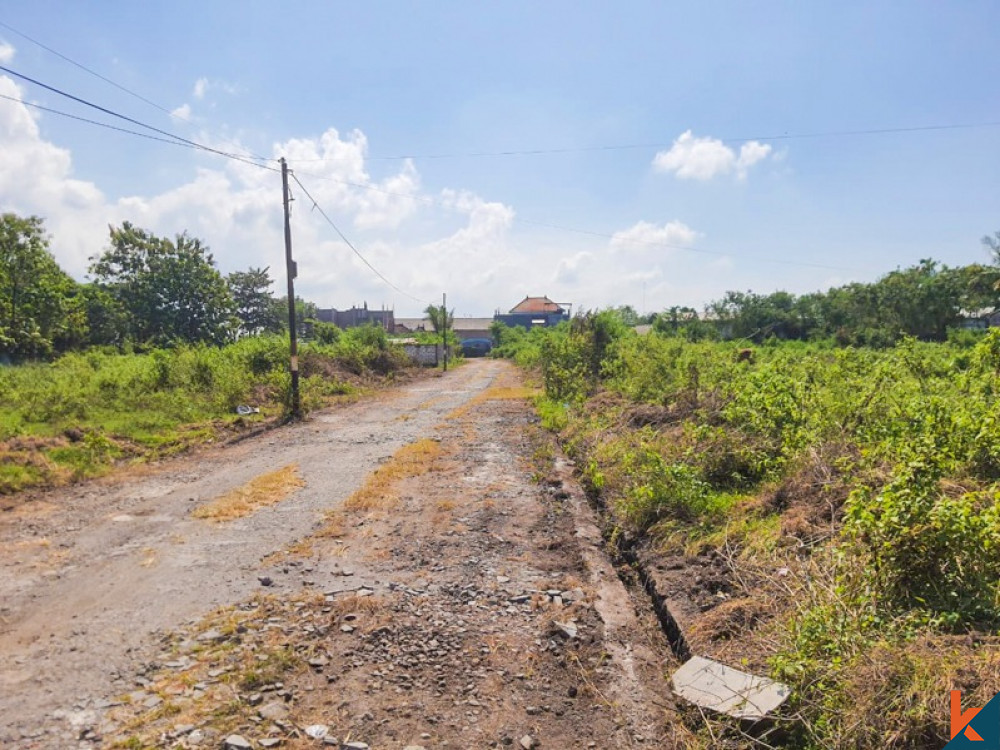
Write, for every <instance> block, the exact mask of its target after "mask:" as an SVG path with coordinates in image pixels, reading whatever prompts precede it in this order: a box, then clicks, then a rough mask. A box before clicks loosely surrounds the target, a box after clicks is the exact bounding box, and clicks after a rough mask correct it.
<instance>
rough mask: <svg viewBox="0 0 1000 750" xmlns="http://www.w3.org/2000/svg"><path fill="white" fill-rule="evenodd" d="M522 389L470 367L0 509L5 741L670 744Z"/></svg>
mask: <svg viewBox="0 0 1000 750" xmlns="http://www.w3.org/2000/svg"><path fill="white" fill-rule="evenodd" d="M519 396H523V387H522V384H521V383H520V381H519V377H518V375H517V374H516V372H515V371H514V370H513V368H511V367H510V366H509V365H507V364H505V363H502V362H495V361H486V360H480V361H475V362H471V363H469V364H467V365H465V366H464V367H462V368H460V369H459V370H457V371H454V372H451V373H448V374H447V375H446V376H444V377H439V378H431V379H428V380H422V381H419V382H416V383H414V384H410V385H408V386H403V387H400V388H399V389H397V390H395V391H392V392H389V393H388V394H384V395H382V396H380V397H376V398H372V399H368V400H365V401H363V402H359V403H356V404H353V405H350V406H346V407H342V408H338V409H334V410H330V411H327V412H324V413H319V414H316V415H314V416H313V418H312V419H311V420H310V421H309V422H307V423H305V424H301V425H295V426H289V427H285V428H281V429H278V430H275V431H272V432H269V433H266V434H264V435H262V436H259V437H257V438H254V439H250V440H247V441H245V442H243V443H241V444H238V445H235V446H230V447H225V448H219V449H215V450H213V451H209V452H205V453H203V454H201V455H198V456H195V457H188V458H180V459H177V460H174V461H171V462H168V463H166V464H164V465H162V466H161V467H158V468H157V469H156V470H154V471H152V472H150V473H149V474H148V475H147V476H142V477H136V478H120V479H118V480H112V481H109V482H103V483H91V484H88V485H82V486H79V487H76V488H72V489H69V490H64V491H61V492H54V493H51V494H49V495H47V496H45V497H44V498H42V499H41V500H39V501H37V502H33V503H30V504H27V505H25V506H23V507H22V508H20V509H19V510H17V511H13V512H11V513H9V514H7V515H6V516H5V517H0V549H2V550H3V551H2V552H0V743H2V745H3V746H4V747H17V748H49V747H52V748H56V747H60V748H63V747H76V746H86V747H94V746H101V745H104V746H113V745H114V744H115V743H116V742H121V743H124V742H131V743H132V745H131V746H133V747H141V746H147V745H149V746H153V745H155V746H163V747H199V746H201V747H221V746H223V745H224V744H225V742H226V738H227V737H230V736H233V737H236V740H233V742H237V740H243V741H245V742H246V743H247V744H246V745H245V746H246V747H275V746H278V744H279V743H280V745H281V746H282V747H316V746H321V745H322V744H323V743H326V746H337V745H336V744H335V743H334V738H336V742H337V744H340V743H347V742H349V741H355V742H358V743H360V744H356V745H354V746H351V745H345V746H346V747H362V746H370V747H371V748H373V749H376V750H377V749H380V748H392V749H396V748H404V747H426V748H433V747H448V748H480V747H483V748H485V747H506V746H513V747H521V748H531V747H543V748H545V747H549V748H575V747H581V748H586V747H602V748H603V747H633V746H636V747H642V746H647V747H663V746H667V745H668V744H669V742H670V739H669V738H668V737H667V734H666V733H667V728H668V724H669V722H668V721H667V719H666V716H667V713H666V712H668V711H669V709H670V699H669V697H667V691H666V688H665V682H664V679H663V674H664V673H665V671H666V667H667V666H668V661H669V655H668V653H667V652H666V650H665V647H664V643H663V640H662V637H660V635H659V634H658V633H657V631H656V628H655V623H653V622H652V620H649V619H645V615H644V612H643V610H642V607H641V606H640V607H639V608H638V610H637V608H636V607H635V606H634V604H635V603H634V602H633V601H632V600H630V598H629V594H628V592H627V591H626V590H625V589H624V588H623V587H622V586H621V584H620V583H619V582H618V579H617V578H616V576H615V574H614V572H613V570H612V569H611V567H610V565H609V564H608V561H607V560H606V559H605V557H604V555H603V552H602V549H601V539H600V536H599V534H598V533H597V530H596V528H595V527H594V525H593V519H592V518H591V517H590V510H589V508H588V507H587V505H586V502H585V500H584V499H583V498H582V495H581V494H580V493H579V490H578V488H576V487H575V486H574V485H573V484H572V480H571V479H569V472H568V471H566V468H565V466H561V465H560V459H559V458H558V456H555V455H554V454H553V452H552V446H551V443H550V442H549V441H548V439H547V438H546V437H545V436H543V435H542V434H541V432H540V430H538V428H537V427H534V426H533V421H534V417H533V416H532V414H531V411H530V408H529V406H528V405H527V403H526V402H525V401H524V399H523V398H521V397H519ZM404 446H417V448H418V449H419V450H417V449H404V451H403V452H400V449H401V448H403V447H404ZM406 450H410V453H406ZM414 451H416V452H414ZM407 456H408V458H407ZM289 466H295V467H296V469H297V473H298V476H299V477H300V478H301V480H302V482H303V483H304V486H303V487H302V488H301V489H298V490H296V491H295V492H293V493H292V494H291V495H290V496H289V497H288V498H287V499H284V500H282V501H281V502H278V503H277V504H275V505H272V506H269V507H264V508H260V509H258V510H257V511H256V512H253V513H250V514H249V515H245V516H243V517H239V518H235V519H233V520H229V521H226V522H224V523H213V522H209V521H206V520H203V519H199V518H196V517H194V516H192V512H193V511H195V509H197V508H201V507H204V506H206V504H208V503H209V502H211V501H212V500H214V499H216V498H218V497H220V496H222V495H224V494H225V493H227V492H228V491H229V490H232V489H233V488H237V487H240V486H241V485H245V483H247V482H248V481H250V480H252V479H254V478H255V477H259V476H261V475H263V474H267V473H269V472H273V471H275V470H278V469H282V468H286V467H289ZM380 467H381V468H380ZM377 469H379V471H378V472H376V470H377ZM373 472H376V473H374V474H373ZM533 475H534V476H533ZM637 612H638V615H637ZM265 709H266V710H265ZM317 727H318V728H317ZM310 730H311V731H310ZM136 743H139V744H136ZM231 746H232V747H240V746H241V745H239V744H238V742H237V744H235V745H231Z"/></svg>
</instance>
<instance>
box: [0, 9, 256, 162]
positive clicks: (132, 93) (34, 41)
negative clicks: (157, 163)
mask: <svg viewBox="0 0 1000 750" xmlns="http://www.w3.org/2000/svg"><path fill="white" fill-rule="evenodd" d="M0 26H2V27H3V28H5V29H7V30H8V31H12V32H13V33H15V34H17V35H18V36H19V37H21V38H23V39H27V40H28V41H29V42H31V43H32V44H34V45H37V46H39V47H41V48H42V49H43V50H45V51H46V52H49V53H51V54H53V55H55V56H56V57H58V58H60V59H62V60H65V61H66V62H68V63H69V64H70V65H74V66H76V67H77V68H79V69H80V70H82V71H84V72H86V73H89V74H90V75H92V76H94V77H95V78H99V79H100V80H102V81H104V82H105V83H107V84H110V85H112V86H114V87H115V88H116V89H118V90H120V91H124V92H125V93H126V94H128V95H129V96H133V97H135V98H136V99H138V100H139V101H141V102H144V103H145V104H148V105H149V106H151V107H154V108H155V109H158V110H160V111H161V112H164V113H166V114H167V115H169V116H170V117H172V118H174V119H176V120H183V121H184V122H186V123H188V124H193V123H192V121H191V119H190V118H188V117H185V116H183V115H179V114H177V113H176V112H174V111H171V110H169V109H167V108H166V107H164V106H162V105H160V104H157V103H156V102H154V101H152V100H151V99H147V98H146V97H144V96H143V95H142V94H138V93H136V92H135V91H133V90H132V89H130V88H126V87H125V86H122V85H121V84H120V83H117V82H115V81H112V80H111V79H110V78H108V77H107V76H104V75H101V74H100V73H98V72H97V71H96V70H93V69H91V68H88V67H87V66H86V65H84V64H83V63H80V62H77V61H76V60H74V59H72V58H71V57H67V56H66V55H64V54H63V53H62V52H59V51H58V50H55V49H52V47H49V46H48V45H46V44H43V43H42V42H40V41H38V40H37V39H35V38H33V37H30V36H28V35H27V34H25V33H24V32H23V31H19V30H18V29H15V28H14V27H13V26H11V25H10V24H9V23H5V22H4V21H0ZM230 143H232V142H231V141H230ZM232 145H237V144H235V143H232ZM244 151H246V153H247V156H249V157H250V158H252V159H257V160H260V161H275V160H274V159H270V158H268V157H266V156H258V155H257V154H254V153H253V152H251V151H248V150H246V149H244Z"/></svg>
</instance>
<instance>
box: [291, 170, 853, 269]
mask: <svg viewBox="0 0 1000 750" xmlns="http://www.w3.org/2000/svg"><path fill="white" fill-rule="evenodd" d="M303 174H305V175H307V176H310V177H315V178H316V179H319V180H327V181H328V182H336V183H338V184H341V185H347V186H348V187H354V188H358V189H359V190H370V191H373V192H376V193H382V194H384V195H391V196H394V197H397V198H406V199H408V200H413V201H417V202H420V203H425V204H428V205H432V206H438V207H440V208H447V209H453V208H454V207H453V206H449V205H448V204H446V203H445V202H443V201H441V200H439V199H436V198H430V197H426V198H425V197H423V196H418V195H407V194H406V193H397V192H394V191H392V190H385V189H384V188H380V187H376V186H375V185H366V184H364V183H362V182H352V181H350V180H341V179H338V178H336V177H330V176H328V175H322V174H316V173H313V172H303ZM513 221H515V222H517V223H520V224H532V225H534V226H539V227H544V228H546V229H555V230H557V231H560V232H571V233H573V234H582V235H587V236H590V237H600V238H602V239H607V240H615V239H617V240H618V241H620V242H628V243H631V244H639V245H648V246H651V247H663V248H670V249H673V250H683V251H686V252H689V253H700V254H702V255H713V256H716V257H730V256H732V255H733V254H732V253H727V252H722V251H720V250H708V249H705V248H698V247H689V246H687V245H680V244H675V243H670V242H660V241H657V240H641V239H634V238H622V237H616V236H615V235H614V234H607V233H605V232H595V231H591V230H589V229H579V228H576V227H567V226H563V225H560V224H550V223H548V222H544V221H535V220H533V219H524V218H521V217H519V216H515V217H514V218H513ZM741 260H748V261H755V262H759V263H775V264H778V265H785V266H802V267H805V268H821V269H824V270H827V271H850V272H853V271H854V270H855V269H852V268H845V267H844V266H831V265H827V264H825V263H809V262H807V261H798V260H785V259H781V258H767V257H760V256H742V257H741Z"/></svg>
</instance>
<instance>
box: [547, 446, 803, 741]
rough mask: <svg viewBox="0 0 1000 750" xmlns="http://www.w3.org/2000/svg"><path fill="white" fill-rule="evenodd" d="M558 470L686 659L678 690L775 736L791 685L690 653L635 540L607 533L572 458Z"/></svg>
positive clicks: (563, 489)
mask: <svg viewBox="0 0 1000 750" xmlns="http://www.w3.org/2000/svg"><path fill="white" fill-rule="evenodd" d="M554 470H555V471H554V481H553V482H552V485H553V488H552V489H553V491H555V492H558V493H560V494H564V495H566V496H569V495H572V494H573V491H574V490H576V491H577V492H578V493H580V494H582V495H583V498H582V502H585V503H587V504H588V505H589V506H590V508H591V509H592V510H593V512H594V513H595V514H596V516H597V519H598V523H599V524H600V525H601V527H602V536H603V538H604V540H605V542H606V544H605V549H606V550H607V551H609V552H610V553H611V556H612V558H613V559H612V562H613V563H614V568H615V571H616V573H617V574H618V578H619V580H620V581H621V582H622V584H623V585H624V586H625V587H626V588H627V589H631V590H633V591H635V590H636V589H641V597H640V598H645V599H648V601H649V603H650V606H651V608H652V610H653V613H654V614H655V616H656V619H657V622H658V623H659V626H660V630H661V631H662V632H663V635H664V637H665V638H666V641H667V643H668V644H669V646H670V650H671V651H672V652H673V654H674V656H675V657H676V658H677V659H678V660H679V661H681V662H683V664H682V666H681V667H680V668H679V669H678V670H676V671H675V672H674V674H673V676H672V678H671V682H672V688H673V692H674V694H675V695H677V696H678V697H680V698H683V699H684V700H686V701H688V702H690V703H693V704H694V705H696V706H698V707H699V708H700V709H705V710H708V711H711V712H714V713H717V714H723V715H726V716H729V717H732V718H734V719H737V720H739V721H740V722H741V723H742V724H743V725H744V728H746V729H747V730H748V731H749V732H751V733H753V734H771V733H772V732H773V730H774V729H776V723H775V722H774V721H772V719H774V718H775V715H776V713H777V711H778V710H779V709H780V707H781V705H782V704H783V703H784V702H785V701H786V700H787V698H788V696H789V695H790V689H789V688H788V686H786V685H783V684H782V683H780V682H776V681H774V680H771V679H769V678H766V677H760V676H757V675H752V674H748V673H746V672H742V671H740V670H738V669H733V668H732V667H729V666H727V665H725V664H722V663H720V662H717V661H714V660H712V659H707V658H704V657H702V656H698V655H695V654H692V652H691V648H690V646H689V644H688V642H687V640H686V639H685V637H684V632H683V629H682V628H681V626H680V624H679V623H678V622H677V619H676V618H675V617H674V616H673V614H672V613H671V612H670V608H669V606H668V603H667V597H666V596H665V595H663V594H661V593H660V592H659V591H658V590H657V586H656V580H655V578H654V576H653V575H651V574H650V572H649V570H648V569H647V568H646V566H645V565H644V564H643V562H642V560H641V559H640V556H639V555H638V554H637V551H636V540H634V539H631V538H629V537H628V536H627V535H625V534H623V533H617V534H611V533H609V531H610V529H611V526H612V525H611V522H610V520H609V514H608V512H607V508H606V506H605V505H604V502H603V499H602V498H600V497H599V496H596V495H593V494H591V493H589V492H584V491H583V490H582V489H577V488H578V487H579V485H578V484H577V482H576V480H575V477H574V472H575V469H574V467H573V464H572V462H570V461H569V460H568V459H566V458H564V457H559V458H557V459H556V460H555V462H554ZM612 538H613V542H612V543H610V544H608V543H607V542H609V541H610V540H611V539H612ZM623 570H629V571H634V572H635V574H636V576H635V579H637V580H635V579H633V578H632V577H631V576H629V575H623V574H622V571H623ZM774 739H775V738H774V737H772V738H771V741H772V742H773V741H774Z"/></svg>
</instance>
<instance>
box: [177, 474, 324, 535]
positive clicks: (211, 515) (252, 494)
mask: <svg viewBox="0 0 1000 750" xmlns="http://www.w3.org/2000/svg"><path fill="white" fill-rule="evenodd" d="M305 486H306V483H305V481H304V480H303V479H302V477H301V476H300V475H299V465H298V464H289V465H288V466H285V467H284V468H281V469H278V470H277V471H272V472H269V473H267V474H261V475H260V476H258V477H254V478H253V479H251V480H250V481H249V482H247V483H246V484H244V485H241V486H240V487H237V488H235V489H232V490H230V491H229V492H227V493H226V494H225V495H222V496H221V497H217V498H216V499H215V500H212V501H211V502H210V503H206V504H205V505H202V506H201V507H199V508H195V510H194V511H193V512H192V513H191V515H192V516H194V517H195V518H203V519H205V520H208V521H215V522H217V523H221V522H223V521H232V520H233V519H236V518H243V517H244V516H249V515H250V514H251V513H254V512H256V511H257V510H259V509H260V508H263V507H265V506H268V505H275V504H277V503H280V502H281V501H282V500H284V499H285V498H286V497H288V496H289V495H291V494H292V493H293V492H294V491H295V490H297V489H299V488H300V487H305Z"/></svg>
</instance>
